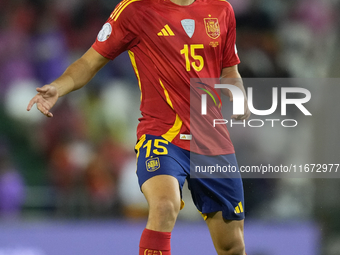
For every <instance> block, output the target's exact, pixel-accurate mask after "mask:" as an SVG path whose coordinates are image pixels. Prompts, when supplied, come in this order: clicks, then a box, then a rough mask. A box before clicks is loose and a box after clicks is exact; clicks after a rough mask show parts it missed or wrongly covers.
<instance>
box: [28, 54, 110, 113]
mask: <svg viewBox="0 0 340 255" xmlns="http://www.w3.org/2000/svg"><path fill="white" fill-rule="evenodd" d="M108 62H109V59H107V58H105V57H103V56H102V55H100V54H99V53H98V52H97V51H95V50H94V49H93V48H90V49H89V50H88V51H87V52H86V53H85V54H84V55H83V56H82V57H81V58H79V59H78V60H76V61H75V62H74V63H73V64H71V65H70V66H69V67H68V68H67V69H66V71H65V72H64V73H63V74H62V75H61V76H60V77H59V78H58V79H56V80H55V81H53V82H52V83H50V84H48V85H45V86H43V87H41V88H37V92H38V94H37V95H36V96H35V97H33V98H32V99H31V101H30V102H29V104H28V106H27V111H29V110H31V108H32V106H33V105H34V104H36V105H37V108H38V110H39V111H40V112H42V113H43V114H44V115H46V116H47V117H53V114H52V113H51V112H50V109H51V108H52V107H53V106H54V104H55V103H56V102H57V100H58V98H59V97H61V96H64V95H66V94H68V93H70V92H71V91H74V90H77V89H80V88H82V87H83V86H84V85H85V84H87V83H88V82H89V81H90V80H91V79H92V78H93V77H94V76H95V74H96V73H97V72H98V71H99V70H100V69H101V68H102V67H103V66H104V65H105V64H107V63H108Z"/></svg>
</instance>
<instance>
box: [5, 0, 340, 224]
mask: <svg viewBox="0 0 340 255" xmlns="http://www.w3.org/2000/svg"><path fill="white" fill-rule="evenodd" d="M230 2H231V4H232V5H233V7H234V10H235V13H236V18H237V36H238V37H237V47H238V52H239V56H240V58H241V61H242V63H241V64H240V66H239V69H240V73H241V75H242V76H243V77H248V78H253V77H282V78H284V77H331V76H332V75H334V74H333V71H332V67H333V66H334V65H336V63H335V61H336V59H335V58H336V53H337V52H338V48H339V47H337V43H339V41H338V40H339V38H338V37H337V36H338V33H337V32H338V31H339V20H338V13H339V10H340V8H339V1H338V0H323V1H320V0H295V1H290V0H256V1H255V0H230ZM117 3H118V2H117V1H113V0H0V213H1V214H2V215H4V216H6V217H13V216H14V217H15V216H16V215H18V214H19V213H20V212H23V213H25V214H26V215H36V214H38V215H39V214H44V215H45V214H46V215H56V216H61V217H77V218H79V217H80V218H81V217H97V216H98V217H129V218H136V217H137V218H138V217H145V215H146V213H147V206H146V204H145V202H144V200H143V197H142V195H141V193H140V192H139V188H138V185H137V179H136V176H135V173H134V172H135V155H134V151H133V146H134V143H135V142H136V136H135V128H136V126H137V119H138V116H139V112H138V108H139V107H138V105H139V94H138V93H139V91H138V86H137V82H136V79H135V77H134V74H133V70H132V68H131V66H130V63H129V58H128V56H127V54H123V55H121V56H119V57H118V58H117V59H116V60H114V61H112V62H110V63H109V64H108V65H107V66H105V67H104V68H103V70H101V71H100V74H99V75H97V76H96V77H95V78H94V79H93V81H91V82H90V84H88V85H87V86H85V88H84V89H82V90H80V91H79V92H74V93H73V94H72V95H69V96H67V97H65V98H63V99H62V100H61V102H60V103H59V104H57V105H56V106H55V108H54V109H53V113H54V117H53V118H52V119H46V118H45V117H44V116H42V115H41V114H39V113H38V112H37V111H35V112H30V113H26V112H25V109H26V105H27V103H28V101H29V100H30V98H31V97H32V96H34V94H35V87H39V86H42V85H44V84H47V83H49V82H51V81H53V80H54V79H55V78H57V77H58V76H59V75H60V74H61V73H62V72H63V71H64V70H65V68H66V67H67V66H68V65H69V64H70V63H71V62H73V61H74V60H75V59H77V58H78V57H79V56H81V54H83V53H84V52H85V51H86V50H87V49H88V48H89V47H90V46H91V45H92V43H93V42H94V40H95V38H96V35H97V33H98V31H99V30H100V29H101V27H102V25H103V24H104V22H105V21H106V19H107V18H108V16H109V15H110V13H111V11H112V10H113V9H114V7H115V5H116V4H117ZM249 139H250V140H251V138H249ZM234 142H235V145H236V147H237V146H238V144H240V143H241V142H240V141H239V140H238V138H237V136H236V138H235V139H234ZM254 143H255V142H254ZM254 143H252V142H251V141H250V142H249V144H250V145H249V147H248V150H249V151H251V150H252V149H251V144H254ZM246 150H247V148H246ZM263 153H264V154H265V153H273V152H270V150H267V151H266V150H265V149H264V152H263ZM278 153H280V152H278ZM243 154H244V153H243ZM244 157H245V158H248V161H251V160H252V156H249V157H247V156H244ZM254 160H255V159H254ZM277 185H279V184H278V183H277V181H273V180H245V189H246V200H248V201H249V203H248V204H249V210H248V213H249V214H250V215H251V214H252V213H254V214H255V213H256V212H258V211H261V208H258V207H259V205H262V202H263V201H264V200H266V201H267V199H271V198H272V196H273V195H271V194H267V193H266V191H268V190H272V189H274V187H275V186H277ZM288 186H289V185H288ZM307 186H308V185H307ZM302 187H306V186H303V185H302ZM260 194H262V195H260ZM264 194H267V195H264ZM279 208H280V207H279ZM294 213H296V211H294ZM302 215H305V214H302ZM307 215H309V214H308V213H307Z"/></svg>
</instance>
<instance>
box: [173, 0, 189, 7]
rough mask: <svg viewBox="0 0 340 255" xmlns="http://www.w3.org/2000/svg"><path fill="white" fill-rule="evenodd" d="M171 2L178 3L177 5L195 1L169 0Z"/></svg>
mask: <svg viewBox="0 0 340 255" xmlns="http://www.w3.org/2000/svg"><path fill="white" fill-rule="evenodd" d="M170 1H171V2H173V3H174V4H178V5H184V6H185V5H190V4H192V3H193V2H195V0H170Z"/></svg>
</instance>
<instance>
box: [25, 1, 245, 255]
mask: <svg viewBox="0 0 340 255" xmlns="http://www.w3.org/2000/svg"><path fill="white" fill-rule="evenodd" d="M235 41H236V24H235V16H234V12H233V10H232V7H231V6H230V4H229V3H228V2H226V1H224V0H123V1H122V2H121V3H120V4H118V5H117V7H116V8H115V9H114V11H113V12H112V14H111V16H110V17H109V19H108V20H107V22H106V23H105V24H104V26H103V28H102V29H101V31H100V32H99V34H98V36H97V40H96V42H95V43H94V44H93V45H92V47H91V48H90V49H89V50H88V51H87V52H86V53H85V54H84V55H83V56H82V57H81V58H80V59H78V60H77V61H75V62H74V63H73V64H71V65H70V66H69V67H68V68H67V69H66V71H65V72H64V73H63V74H62V75H61V76H60V77H59V78H58V79H56V80H55V81H54V82H52V83H51V84H49V85H45V86H43V87H42V88H37V91H38V94H37V95H36V96H35V97H34V98H33V99H32V100H31V101H30V102H29V104H28V107H27V110H30V109H31V108H32V106H33V105H34V104H36V105H37V108H38V109H39V110H40V111H41V112H42V113H43V114H45V115H46V116H47V117H52V116H53V114H52V113H51V112H50V109H51V108H52V107H53V105H54V104H55V103H56V101H57V99H58V98H59V97H61V96H64V95H66V94H67V93H69V92H71V91H74V90H77V89H79V88H81V87H83V86H84V85H85V84H86V83H88V82H89V81H90V80H91V78H92V77H93V76H94V75H95V74H96V73H97V72H98V71H99V70H100V69H101V68H102V67H103V66H104V65H105V64H106V63H107V62H108V61H109V60H112V59H114V58H115V57H116V56H118V55H119V54H120V53H122V52H123V51H126V50H128V52H129V56H130V58H131V63H132V66H133V68H134V71H135V74H136V76H137V79H138V83H139V88H140V90H141V106H140V110H141V112H142V118H140V123H139V125H138V128H137V138H138V142H137V144H136V147H135V150H136V153H137V160H138V161H137V175H138V180H139V185H140V188H141V191H142V192H143V194H144V195H145V198H146V200H147V202H148V204H149V216H148V221H147V225H146V228H145V229H144V231H143V233H142V236H141V240H140V245H139V247H140V249H139V254H140V255H156V254H157V255H169V254H171V249H170V237H171V231H172V229H173V227H174V225H175V221H176V218H177V215H178V213H179V211H180V209H181V207H182V206H183V203H182V201H181V190H182V187H183V184H184V181H185V180H186V179H187V181H188V185H189V188H190V190H191V193H192V198H193V201H194V203H195V205H196V207H197V209H198V210H199V211H200V212H201V213H202V216H203V217H204V219H205V221H206V223H207V225H208V228H209V231H210V234H211V237H212V240H213V243H214V246H215V248H216V251H217V253H218V254H219V255H229V254H233V255H244V254H245V248H244V237H243V219H244V208H243V204H244V200H243V187H242V180H241V178H240V177H239V178H225V179H223V178H222V179H221V178H190V169H189V168H190V156H192V155H196V156H197V155H205V156H207V157H208V158H209V160H212V162H219V163H221V164H224V165H232V166H236V167H237V162H236V158H235V154H234V148H233V145H232V143H231V141H230V138H229V133H228V131H227V128H226V126H225V125H224V126H223V127H219V132H217V135H216V136H215V138H218V139H210V142H213V143H214V144H213V146H212V145H211V144H210V143H208V142H206V141H205V139H200V135H203V136H205V137H208V136H209V134H207V133H209V132H205V131H202V130H199V129H197V130H196V133H194V132H193V130H192V129H191V128H190V91H191V90H192V89H193V90H197V88H194V86H191V85H190V79H191V78H199V79H200V78H202V79H203V78H219V77H222V78H229V79H233V80H234V81H235V82H234V84H233V85H235V86H238V87H239V88H240V89H241V90H242V92H243V94H244V95H245V92H244V88H243V84H242V81H240V75H239V73H238V69H237V65H238V64H239V58H238V56H237V52H236V47H235ZM202 86H206V84H205V85H202ZM201 92H202V90H201ZM225 93H227V94H229V95H230V96H231V94H230V93H229V91H228V90H227V91H225ZM231 100H232V98H231ZM208 110H209V113H214V114H215V116H221V115H220V110H218V111H216V109H215V110H211V109H210V108H209V109H208ZM249 115H250V113H249V110H248V107H247V100H246V97H245V113H244V115H237V116H233V117H234V118H236V119H239V120H243V119H246V118H248V117H249ZM190 154H191V155H190ZM208 163H209V162H208Z"/></svg>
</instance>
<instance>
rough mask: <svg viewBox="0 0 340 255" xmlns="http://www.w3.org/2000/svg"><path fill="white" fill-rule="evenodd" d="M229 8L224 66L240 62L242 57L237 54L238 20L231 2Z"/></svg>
mask: <svg viewBox="0 0 340 255" xmlns="http://www.w3.org/2000/svg"><path fill="white" fill-rule="evenodd" d="M228 7H229V8H228V10H227V19H226V20H227V22H228V24H227V28H228V31H227V38H226V43H225V47H224V50H223V62H222V67H223V68H225V67H230V66H234V65H237V64H239V63H240V59H239V57H238V55H237V48H236V20H235V14H234V10H233V8H232V7H231V5H230V4H228Z"/></svg>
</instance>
